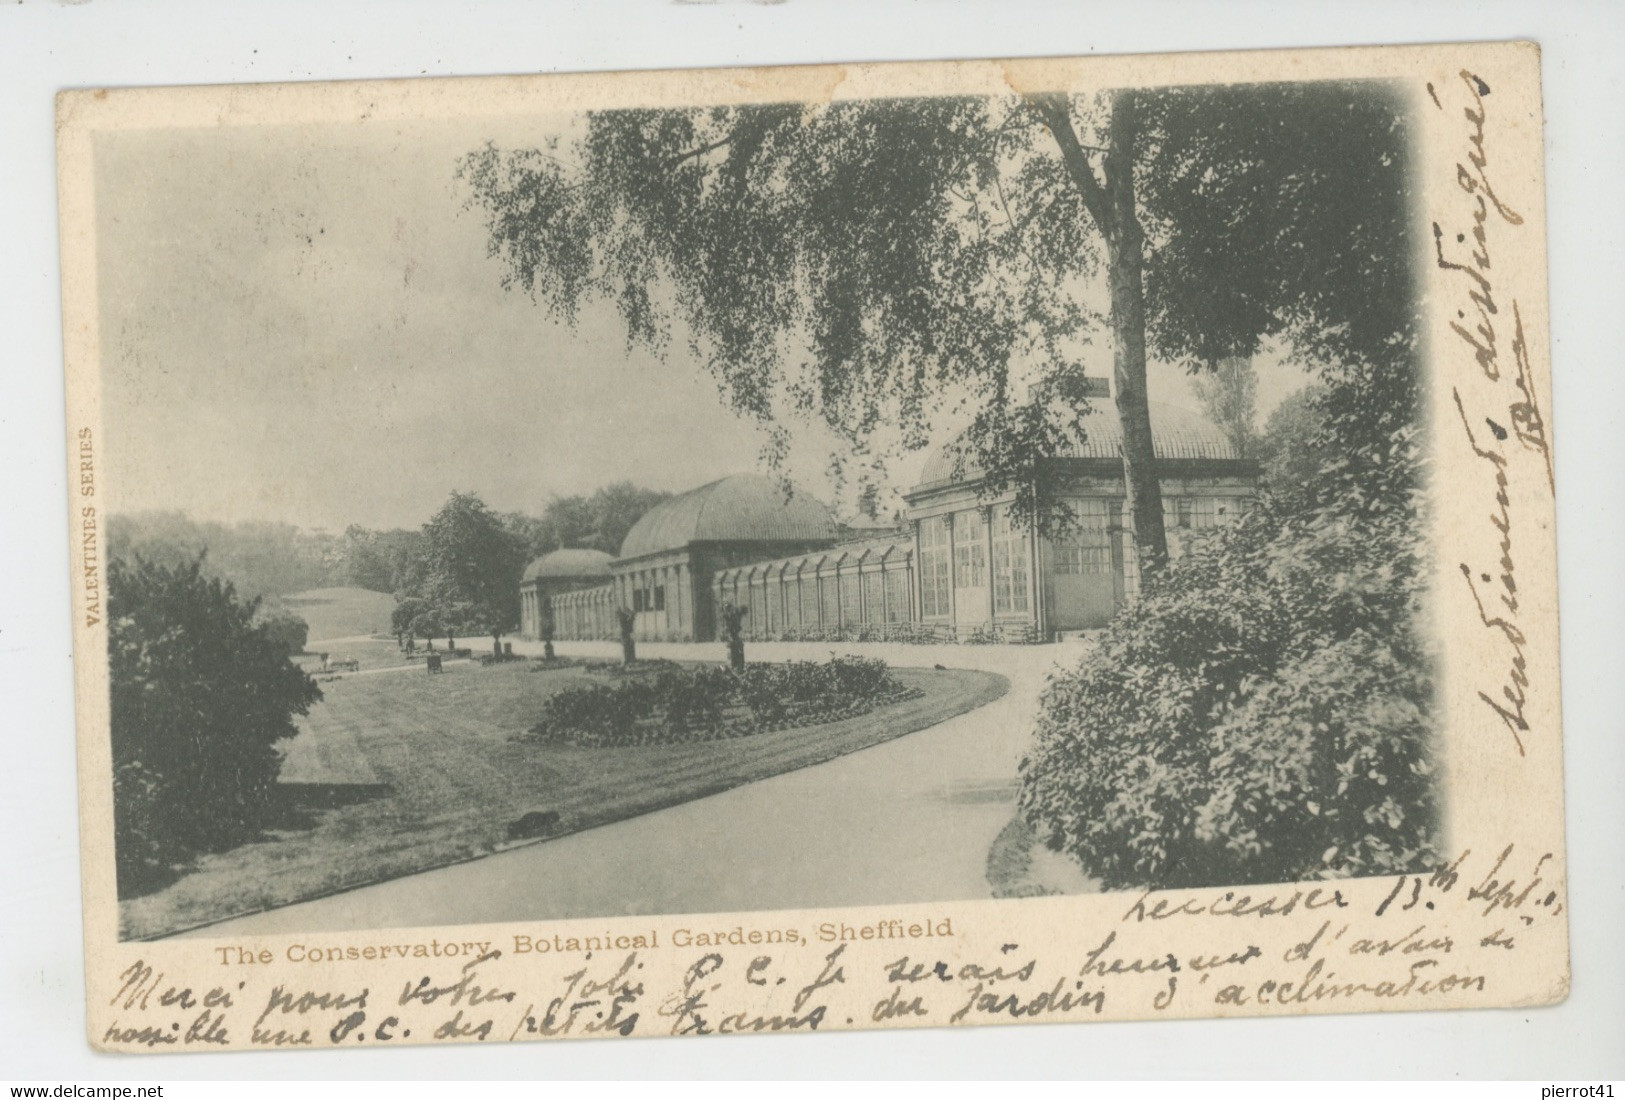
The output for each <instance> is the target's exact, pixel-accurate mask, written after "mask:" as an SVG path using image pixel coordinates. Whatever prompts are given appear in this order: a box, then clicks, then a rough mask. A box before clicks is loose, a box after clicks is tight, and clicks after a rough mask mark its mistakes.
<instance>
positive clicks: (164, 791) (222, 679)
mask: <svg viewBox="0 0 1625 1100" xmlns="http://www.w3.org/2000/svg"><path fill="white" fill-rule="evenodd" d="M201 567H202V558H198V559H196V560H194V561H192V562H190V563H188V564H181V565H173V566H162V565H157V564H154V563H151V562H147V561H143V560H140V559H137V560H136V561H135V563H134V564H128V563H126V562H123V561H118V560H115V561H113V562H111V563H110V564H109V567H108V666H109V673H110V678H111V684H110V699H109V705H110V712H111V734H112V751H113V775H114V780H113V818H114V832H115V853H116V854H115V859H116V863H117V866H118V888H119V895H120V896H121V897H129V896H132V895H134V894H138V893H142V892H144V891H146V890H149V889H152V888H153V887H155V886H156V885H158V884H160V883H161V881H162V879H163V878H164V876H165V875H166V874H167V873H168V872H169V870H170V868H171V867H172V866H173V865H174V864H176V863H178V862H180V861H183V860H185V859H187V858H189V857H190V856H192V855H194V854H196V853H198V852H203V851H218V850H221V849H223V848H226V847H230V846H232V845H234V844H237V843H240V842H242V841H244V840H247V839H249V838H251V837H252V836H254V835H256V834H257V832H258V830H259V828H260V827H261V825H262V824H263V821H264V818H265V813H266V810H267V808H268V802H269V799H270V796H271V793H272V788H273V785H274V784H275V783H276V778H277V772H278V770H279V769H280V767H281V756H280V755H279V754H278V752H277V750H276V747H275V745H276V742H277V741H279V740H281V739H283V738H286V737H291V736H293V735H294V733H295V732H296V727H295V726H294V724H293V716H294V715H296V714H305V713H307V711H308V710H309V707H310V705H311V704H312V703H314V702H316V701H317V700H319V699H321V697H322V693H321V689H320V688H318V687H317V686H316V684H315V682H314V681H313V680H312V679H311V678H310V677H309V676H308V675H306V674H305V673H304V672H303V671H301V670H300V669H299V668H298V667H297V666H296V665H294V664H293V663H292V662H291V661H290V660H289V659H288V651H287V645H286V642H285V641H283V640H281V639H279V638H277V637H275V636H274V635H273V632H272V631H271V630H270V629H269V628H268V627H267V626H266V625H265V624H261V625H258V626H256V625H255V624H254V615H255V611H256V610H257V601H249V602H247V603H241V602H239V601H238V600H237V597H236V591H235V589H234V588H233V587H232V586H231V585H230V584H227V583H223V582H221V581H219V580H210V579H206V578H204V577H203V575H202V572H201Z"/></svg>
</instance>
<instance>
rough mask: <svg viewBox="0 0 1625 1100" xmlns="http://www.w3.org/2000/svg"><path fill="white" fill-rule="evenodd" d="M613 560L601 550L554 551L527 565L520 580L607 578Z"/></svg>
mask: <svg viewBox="0 0 1625 1100" xmlns="http://www.w3.org/2000/svg"><path fill="white" fill-rule="evenodd" d="M614 560H615V559H614V558H612V557H610V556H609V555H608V554H606V553H604V552H603V551H602V550H555V551H553V552H552V553H551V554H543V555H542V556H541V557H539V558H537V559H536V560H535V561H533V562H531V563H530V564H529V565H527V566H526V567H525V575H524V577H523V578H522V580H525V581H534V580H541V579H548V578H560V579H565V580H575V579H579V578H585V577H608V576H609V563H610V562H612V561H614Z"/></svg>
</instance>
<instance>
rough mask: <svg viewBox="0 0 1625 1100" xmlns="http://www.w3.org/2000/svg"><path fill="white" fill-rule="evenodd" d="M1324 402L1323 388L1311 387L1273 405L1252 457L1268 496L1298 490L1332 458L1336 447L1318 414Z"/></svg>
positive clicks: (1324, 393)
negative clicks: (1258, 467)
mask: <svg viewBox="0 0 1625 1100" xmlns="http://www.w3.org/2000/svg"><path fill="white" fill-rule="evenodd" d="M1325 398H1326V387H1325V386H1322V385H1319V384H1318V383H1311V384H1310V385H1308V386H1305V387H1304V388H1303V389H1301V390H1298V391H1297V392H1295V393H1293V394H1291V395H1290V396H1288V397H1287V398H1286V400H1284V401H1282V402H1281V403H1280V404H1279V405H1277V406H1276V408H1275V411H1274V412H1272V413H1270V416H1269V419H1268V420H1267V421H1265V422H1264V431H1263V434H1262V435H1260V436H1259V437H1258V441H1257V444H1256V453H1255V455H1254V457H1256V458H1257V459H1258V461H1259V465H1260V466H1261V467H1262V468H1263V475H1264V485H1265V487H1266V488H1268V489H1270V490H1271V491H1272V492H1277V493H1289V492H1292V491H1294V489H1295V488H1296V489H1300V490H1301V489H1302V488H1303V487H1304V486H1308V485H1310V484H1312V483H1313V482H1314V480H1315V478H1316V475H1318V474H1319V473H1320V470H1321V467H1322V466H1324V465H1325V464H1326V463H1328V462H1330V461H1333V460H1334V459H1335V458H1336V456H1337V453H1338V448H1337V443H1336V441H1335V440H1334V439H1332V438H1331V437H1330V436H1329V435H1328V433H1327V431H1326V424H1325V422H1324V418H1323V416H1322V414H1321V408H1320V407H1321V404H1322V403H1323V402H1324V400H1325Z"/></svg>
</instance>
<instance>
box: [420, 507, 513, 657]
mask: <svg viewBox="0 0 1625 1100" xmlns="http://www.w3.org/2000/svg"><path fill="white" fill-rule="evenodd" d="M423 535H424V544H425V561H426V566H427V569H426V574H425V577H424V580H423V584H422V590H421V592H420V593H417V595H419V596H420V598H422V599H424V600H425V601H426V602H427V604H428V606H429V608H430V609H432V612H433V614H434V616H435V617H436V618H437V619H438V620H439V623H440V625H441V626H442V628H443V629H445V630H447V631H449V632H451V633H453V634H475V633H477V634H488V635H490V636H491V637H492V639H493V640H494V641H500V638H501V636H502V635H503V634H506V633H508V632H509V631H511V630H513V629H514V628H515V627H517V626H518V624H519V577H520V574H521V573H522V572H523V571H524V567H525V548H524V546H523V545H521V544H520V542H519V540H518V539H516V538H515V537H514V536H513V533H512V532H511V531H509V530H508V528H507V527H506V526H505V525H504V524H503V522H502V520H501V518H500V517H499V516H498V515H497V514H496V513H495V512H493V511H491V510H490V509H489V508H488V507H486V505H485V502H484V501H482V500H481V499H480V498H479V497H478V496H476V495H475V494H473V493H456V492H454V493H452V494H451V497H450V499H449V500H447V501H446V503H445V504H444V505H442V506H441V508H440V510H439V511H438V512H436V513H435V514H434V517H433V518H432V519H430V520H429V522H428V523H426V524H424V525H423ZM409 595H411V593H409Z"/></svg>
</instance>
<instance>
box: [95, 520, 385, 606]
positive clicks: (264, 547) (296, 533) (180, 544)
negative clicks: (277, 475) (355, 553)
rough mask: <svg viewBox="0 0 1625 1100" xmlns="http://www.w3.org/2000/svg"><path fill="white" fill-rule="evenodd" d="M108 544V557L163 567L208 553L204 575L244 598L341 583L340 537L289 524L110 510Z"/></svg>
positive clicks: (342, 547)
mask: <svg viewBox="0 0 1625 1100" xmlns="http://www.w3.org/2000/svg"><path fill="white" fill-rule="evenodd" d="M108 548H109V553H110V556H112V557H121V558H124V559H125V560H126V561H133V560H134V559H135V558H136V557H137V556H139V557H141V558H143V559H145V560H147V561H154V562H162V563H165V564H168V565H180V564H184V563H187V562H193V561H197V560H199V558H200V556H202V555H203V553H204V551H207V552H208V554H207V557H203V558H202V562H203V565H202V568H203V575H204V576H207V577H217V578H219V579H221V580H226V581H230V582H231V583H232V585H233V587H234V588H235V590H236V591H237V592H238V593H240V594H241V595H243V596H244V597H256V596H284V595H288V594H289V593H292V592H302V591H304V590H306V589H310V588H323V587H327V586H329V585H335V584H344V583H346V566H345V544H344V541H343V540H341V539H340V538H338V537H336V536H334V535H330V534H328V533H326V532H323V531H314V532H313V531H304V530H301V529H300V528H298V527H295V526H293V525H292V524H288V523H264V522H258V521H247V522H242V523H214V522H201V521H198V520H194V519H192V518H190V517H189V516H187V515H186V514H185V513H183V512H134V513H123V514H115V515H113V516H111V517H110V518H109V520H108ZM387 590H388V589H387V588H386V589H385V591H387Z"/></svg>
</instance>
